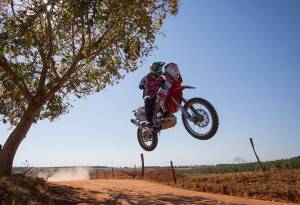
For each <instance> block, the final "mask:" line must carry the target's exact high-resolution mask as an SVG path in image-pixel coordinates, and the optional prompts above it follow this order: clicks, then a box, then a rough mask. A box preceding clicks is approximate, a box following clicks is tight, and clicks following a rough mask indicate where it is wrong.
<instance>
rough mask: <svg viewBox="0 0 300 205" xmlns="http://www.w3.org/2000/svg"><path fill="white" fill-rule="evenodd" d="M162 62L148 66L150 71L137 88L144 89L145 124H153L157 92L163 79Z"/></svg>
mask: <svg viewBox="0 0 300 205" xmlns="http://www.w3.org/2000/svg"><path fill="white" fill-rule="evenodd" d="M164 64H165V63H164V62H154V63H153V64H152V65H151V67H150V72H149V73H148V74H147V75H146V76H145V77H144V78H143V79H142V80H141V82H140V85H139V88H140V89H142V90H144V94H143V98H144V102H145V112H146V119H147V126H153V114H154V109H155V106H154V105H155V101H156V98H157V93H158V90H159V88H160V87H161V85H162V82H163V80H164V77H163V76H162V74H163V71H162V70H163V65H164Z"/></svg>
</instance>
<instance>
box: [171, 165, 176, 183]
mask: <svg viewBox="0 0 300 205" xmlns="http://www.w3.org/2000/svg"><path fill="white" fill-rule="evenodd" d="M171 169H172V176H173V181H174V183H175V184H176V182H177V180H176V176H175V170H174V166H173V162H172V161H171Z"/></svg>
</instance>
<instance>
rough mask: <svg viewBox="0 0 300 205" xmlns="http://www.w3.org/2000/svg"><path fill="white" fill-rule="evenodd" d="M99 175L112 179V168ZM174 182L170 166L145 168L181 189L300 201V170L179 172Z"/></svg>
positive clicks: (149, 175)
mask: <svg viewBox="0 0 300 205" xmlns="http://www.w3.org/2000/svg"><path fill="white" fill-rule="evenodd" d="M114 175H115V178H121V179H125V178H128V179H130V178H134V177H135V178H141V177H140V170H138V171H134V170H119V171H115V172H114ZM99 177H100V178H113V177H112V173H111V171H110V172H109V171H104V172H102V173H100V175H99ZM176 178H177V183H176V184H174V182H173V178H172V175H171V170H170V169H146V170H145V177H144V179H146V180H150V181H155V182H159V183H164V184H169V185H175V186H177V187H180V188H184V189H189V190H194V191H201V192H209V193H217V194H225V195H231V196H240V197H248V198H255V199H263V200H270V201H279V202H297V203H300V170H291V171H276V172H271V171H270V172H251V173H250V172H248V173H227V174H184V172H180V171H177V172H176Z"/></svg>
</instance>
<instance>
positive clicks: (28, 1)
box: [0, 0, 178, 124]
mask: <svg viewBox="0 0 300 205" xmlns="http://www.w3.org/2000/svg"><path fill="white" fill-rule="evenodd" d="M1 7H2V9H1V10H0V57H1V58H5V59H6V61H7V62H9V63H8V65H7V66H4V65H2V67H1V65H0V90H1V92H0V116H1V117H2V119H3V120H4V121H8V122H9V123H10V124H16V123H17V122H18V119H19V118H20V116H22V114H23V112H24V110H25V109H26V107H28V105H30V104H32V103H38V104H41V105H42V107H41V112H40V116H38V119H43V118H48V119H50V120H54V119H55V118H57V117H58V116H60V115H61V114H63V113H65V112H67V110H68V107H69V106H70V104H69V102H68V99H69V97H70V96H76V97H78V98H80V97H82V96H86V95H90V94H92V93H94V92H99V91H101V90H102V89H103V88H105V87H106V86H107V85H112V84H114V83H116V82H118V81H119V80H120V79H122V78H123V76H124V75H125V74H126V73H128V72H132V71H134V70H136V69H137V65H138V63H139V62H140V61H142V60H143V58H144V57H146V56H147V55H148V54H149V52H151V50H152V49H153V48H154V47H155V46H154V45H153V44H154V40H155V36H156V34H157V32H158V31H159V29H160V28H161V26H162V24H163V21H164V19H165V18H166V17H167V16H168V15H176V14H177V11H178V2H177V0H139V1H137V0H102V1H99V0H89V1H86V0H64V1H56V0H47V1H44V0H25V1H14V2H13V7H12V6H11V1H2V2H1ZM7 67H9V68H7ZM8 70H9V71H11V72H7V71H8ZM28 92H29V93H30V94H28Z"/></svg>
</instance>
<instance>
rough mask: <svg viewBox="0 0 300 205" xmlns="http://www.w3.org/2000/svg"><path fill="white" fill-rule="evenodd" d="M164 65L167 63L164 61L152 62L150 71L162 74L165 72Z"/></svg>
mask: <svg viewBox="0 0 300 205" xmlns="http://www.w3.org/2000/svg"><path fill="white" fill-rule="evenodd" d="M163 65H165V63H164V62H154V63H152V65H151V67H150V73H153V74H157V75H161V74H162V73H163V71H162V69H163Z"/></svg>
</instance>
